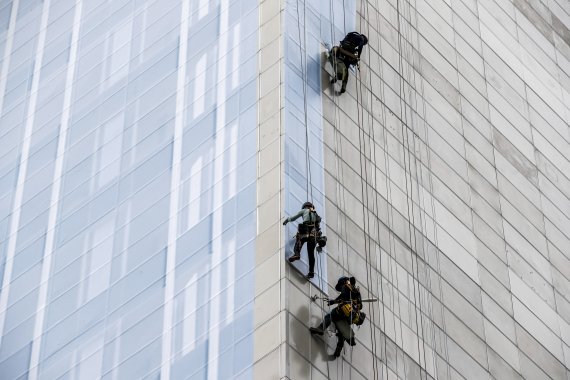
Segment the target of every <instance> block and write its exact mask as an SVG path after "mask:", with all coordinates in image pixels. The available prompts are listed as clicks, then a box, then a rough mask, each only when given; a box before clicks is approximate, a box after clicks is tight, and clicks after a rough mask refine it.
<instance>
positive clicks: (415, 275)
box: [397, 0, 427, 368]
mask: <svg viewBox="0 0 570 380" xmlns="http://www.w3.org/2000/svg"><path fill="white" fill-rule="evenodd" d="M397 14H398V48H399V54H398V66H399V71H400V75H401V80H400V115H401V118H402V119H404V118H405V121H404V123H402V124H401V126H402V128H401V129H402V145H403V146H404V149H405V151H404V165H405V166H406V170H405V180H406V192H407V193H408V195H407V196H406V204H407V214H408V230H409V239H410V258H411V264H412V286H413V297H414V308H415V313H414V315H415V323H416V330H417V332H418V340H417V349H418V360H419V364H420V368H421V367H422V363H421V354H422V352H423V359H424V367H425V366H426V364H427V360H426V356H425V339H424V333H423V323H422V310H421V299H420V304H419V315H418V302H417V300H418V294H417V293H416V281H417V283H418V285H417V286H418V293H419V291H420V289H419V286H420V283H419V269H418V257H417V246H416V245H417V236H416V228H415V215H414V210H413V178H412V168H411V157H412V153H411V151H410V141H409V135H408V131H409V130H410V129H411V128H410V126H409V122H408V107H407V103H406V100H405V82H406V81H405V80H404V64H403V60H404V58H403V54H402V39H403V38H404V37H403V34H402V27H401V22H400V17H404V16H401V11H400V1H399V0H397ZM404 18H405V17H404ZM406 55H408V54H407V52H406ZM409 77H410V75H409V73H408V78H409ZM408 82H409V81H408ZM409 88H410V92H411V86H409ZM409 98H410V99H411V95H410V96H409ZM402 108H403V109H402ZM404 126H405V127H404ZM412 138H413V139H414V147H415V133H414V132H413V131H412ZM406 151H407V153H408V154H407V155H408V160H407V163H406ZM414 157H415V156H414ZM416 166H417V165H416ZM408 173H409V176H410V181H409V183H408ZM408 185H409V192H408ZM412 223H413V225H414V226H412ZM412 229H413V231H412ZM414 251H415V253H416V254H415V255H414ZM414 257H415V259H416V260H415V268H414ZM420 332H421V340H422V344H423V351H422V348H421V347H420V337H419V335H420Z"/></svg>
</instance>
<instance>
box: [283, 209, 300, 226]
mask: <svg viewBox="0 0 570 380" xmlns="http://www.w3.org/2000/svg"><path fill="white" fill-rule="evenodd" d="M304 212H305V210H301V211H299V212H298V213H296V214H295V215H293V216H290V217H288V218H286V219H285V220H284V221H283V225H285V224H287V223H289V222H292V221H294V220H296V219H298V218H299V217H300V216H303V213H304Z"/></svg>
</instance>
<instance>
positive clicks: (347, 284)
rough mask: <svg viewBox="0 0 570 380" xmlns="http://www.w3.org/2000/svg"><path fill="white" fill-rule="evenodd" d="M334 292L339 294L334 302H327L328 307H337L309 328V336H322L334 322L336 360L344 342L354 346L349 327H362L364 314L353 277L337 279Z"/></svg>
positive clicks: (351, 331) (358, 290) (352, 334)
mask: <svg viewBox="0 0 570 380" xmlns="http://www.w3.org/2000/svg"><path fill="white" fill-rule="evenodd" d="M335 290H336V291H338V292H340V294H339V296H338V297H336V298H335V299H334V300H329V301H328V304H329V306H330V305H338V306H336V307H335V308H334V309H333V310H332V311H331V312H330V313H328V314H327V315H325V318H324V319H323V321H322V322H321V324H320V325H318V326H317V327H311V328H310V329H309V330H310V331H311V334H317V335H323V333H324V331H325V330H326V328H327V327H329V325H330V324H331V322H334V324H335V326H336V328H337V333H336V336H337V338H338V341H337V344H336V349H335V351H334V356H335V358H338V357H339V356H340V354H341V352H342V348H343V346H344V342H345V341H347V342H348V344H350V345H351V346H354V345H355V344H356V342H355V340H354V331H353V330H352V327H351V325H352V324H355V325H357V326H360V325H362V324H363V323H364V320H365V319H366V314H364V312H362V311H361V310H362V297H361V295H360V289H359V288H358V287H357V286H356V279H355V278H354V277H345V276H343V277H341V278H339V279H338V282H337V284H336V286H335Z"/></svg>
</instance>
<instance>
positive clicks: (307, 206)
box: [301, 202, 315, 208]
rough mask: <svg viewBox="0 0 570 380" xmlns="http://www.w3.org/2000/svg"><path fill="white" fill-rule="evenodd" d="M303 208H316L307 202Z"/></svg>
mask: <svg viewBox="0 0 570 380" xmlns="http://www.w3.org/2000/svg"><path fill="white" fill-rule="evenodd" d="M301 208H315V206H313V204H312V203H311V202H305V203H303V207H301Z"/></svg>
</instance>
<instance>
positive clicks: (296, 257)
mask: <svg viewBox="0 0 570 380" xmlns="http://www.w3.org/2000/svg"><path fill="white" fill-rule="evenodd" d="M300 259H301V256H299V255H293V256H291V257H289V262H290V263H292V262H293V261H297V260H300Z"/></svg>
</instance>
